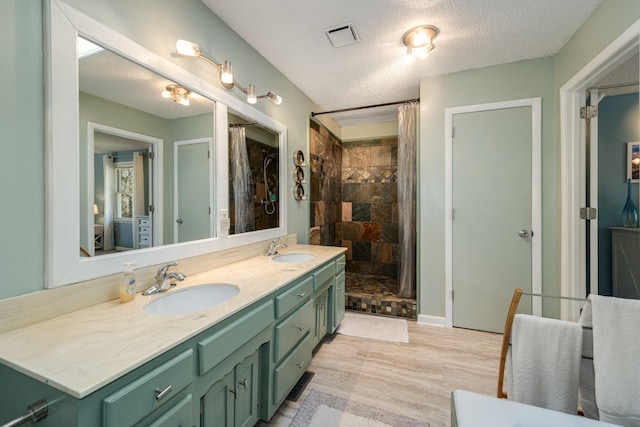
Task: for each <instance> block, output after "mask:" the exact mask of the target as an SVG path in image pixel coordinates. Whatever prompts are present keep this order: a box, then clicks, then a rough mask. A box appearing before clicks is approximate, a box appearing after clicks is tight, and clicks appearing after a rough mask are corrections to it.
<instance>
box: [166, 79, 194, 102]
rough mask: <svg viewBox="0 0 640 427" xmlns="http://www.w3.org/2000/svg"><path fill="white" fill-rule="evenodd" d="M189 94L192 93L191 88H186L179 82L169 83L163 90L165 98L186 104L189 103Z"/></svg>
mask: <svg viewBox="0 0 640 427" xmlns="http://www.w3.org/2000/svg"><path fill="white" fill-rule="evenodd" d="M189 95H191V91H190V90H189V89H185V88H183V87H182V86H179V85H177V84H170V85H167V87H166V88H165V90H163V91H162V97H163V98H166V99H172V100H173V102H176V103H178V104H180V105H184V106H188V105H189Z"/></svg>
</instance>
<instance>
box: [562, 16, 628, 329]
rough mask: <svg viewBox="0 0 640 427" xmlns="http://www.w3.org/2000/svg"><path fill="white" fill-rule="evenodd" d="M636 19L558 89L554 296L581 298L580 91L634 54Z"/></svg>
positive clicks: (567, 309)
mask: <svg viewBox="0 0 640 427" xmlns="http://www.w3.org/2000/svg"><path fill="white" fill-rule="evenodd" d="M639 33H640V20H638V21H636V22H635V23H634V24H633V25H631V26H630V27H629V28H628V29H627V30H626V31H624V32H623V33H622V34H621V35H620V36H619V37H618V38H617V39H615V40H614V41H613V42H612V43H611V44H609V45H608V46H607V47H606V48H605V49H603V50H602V52H600V53H599V54H598V55H596V56H595V57H594V58H593V59H592V60H591V61H590V62H589V63H588V64H587V65H585V66H584V67H583V68H582V69H581V70H580V71H578V72H577V73H576V74H575V75H574V76H573V77H572V78H571V79H569V80H568V81H567V82H566V83H565V84H564V85H563V86H562V87H561V88H560V182H561V188H560V191H561V196H560V200H561V222H560V229H561V235H560V295H562V296H566V297H572V298H586V297H587V295H586V274H587V267H586V266H587V263H586V258H587V253H586V229H585V227H584V226H583V223H582V220H581V219H580V217H579V215H578V213H579V211H580V208H581V207H583V206H585V205H586V190H585V189H586V170H585V168H586V166H585V165H586V161H585V160H586V159H585V157H586V153H585V150H584V147H583V146H584V144H582V143H581V141H584V139H585V134H586V125H585V123H584V121H583V120H581V119H580V107H582V106H584V105H585V102H586V96H585V91H586V90H587V89H588V88H589V87H590V86H591V85H592V84H594V83H595V82H597V81H598V80H600V79H601V78H602V77H604V76H605V75H607V74H608V73H610V72H611V71H612V70H614V69H615V68H616V67H618V66H619V65H620V64H621V63H622V62H624V61H625V60H626V59H627V58H628V57H629V56H630V55H633V54H637V53H638V34H639ZM579 316H580V306H579V305H578V304H575V303H574V302H572V301H570V300H563V301H562V303H561V305H560V318H561V319H563V320H571V321H575V320H577V319H578V318H579Z"/></svg>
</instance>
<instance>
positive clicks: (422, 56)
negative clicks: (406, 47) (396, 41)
mask: <svg viewBox="0 0 640 427" xmlns="http://www.w3.org/2000/svg"><path fill="white" fill-rule="evenodd" d="M428 56H429V50H428V49H427V47H426V46H424V47H421V48H420V49H418V58H420V59H426V58H427V57H428Z"/></svg>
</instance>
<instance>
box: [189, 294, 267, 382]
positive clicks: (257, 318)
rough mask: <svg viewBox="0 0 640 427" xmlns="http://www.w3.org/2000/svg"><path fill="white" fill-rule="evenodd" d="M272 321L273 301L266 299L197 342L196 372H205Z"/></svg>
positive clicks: (201, 373)
mask: <svg viewBox="0 0 640 427" xmlns="http://www.w3.org/2000/svg"><path fill="white" fill-rule="evenodd" d="M272 322H273V302H272V301H267V302H266V303H264V304H262V305H261V306H259V307H257V308H255V309H253V310H251V312H249V313H247V314H245V315H243V316H241V317H239V318H237V319H236V320H234V321H233V322H231V323H230V324H228V325H227V326H225V327H223V328H222V329H221V330H219V331H218V332H215V333H214V334H213V335H211V336H210V337H209V338H206V339H204V340H202V341H200V342H199V343H198V356H199V358H198V359H199V362H198V374H199V375H200V376H202V375H204V374H206V373H207V372H209V370H211V369H212V368H214V367H215V366H216V365H217V364H219V363H220V362H222V361H223V360H224V359H226V358H227V357H228V356H229V355H231V353H233V352H234V351H236V350H237V349H239V348H240V347H242V345H243V344H244V343H246V342H247V341H249V340H250V339H251V338H253V337H255V336H256V335H258V333H259V332H261V331H262V330H264V329H265V328H267V327H268V326H269V325H270V324H271V323H272Z"/></svg>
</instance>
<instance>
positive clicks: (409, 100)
mask: <svg viewBox="0 0 640 427" xmlns="http://www.w3.org/2000/svg"><path fill="white" fill-rule="evenodd" d="M405 102H420V98H413V99H405V100H404V101H395V102H385V103H384V104H375V105H363V106H362V107H352V108H342V109H340V110H331V111H321V112H319V113H314V112H313V111H312V112H311V117H315V116H319V115H321V114H333V113H344V112H346V111H356V110H364V109H367V108H375V107H387V106H389V105H398V104H404V103H405Z"/></svg>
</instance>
